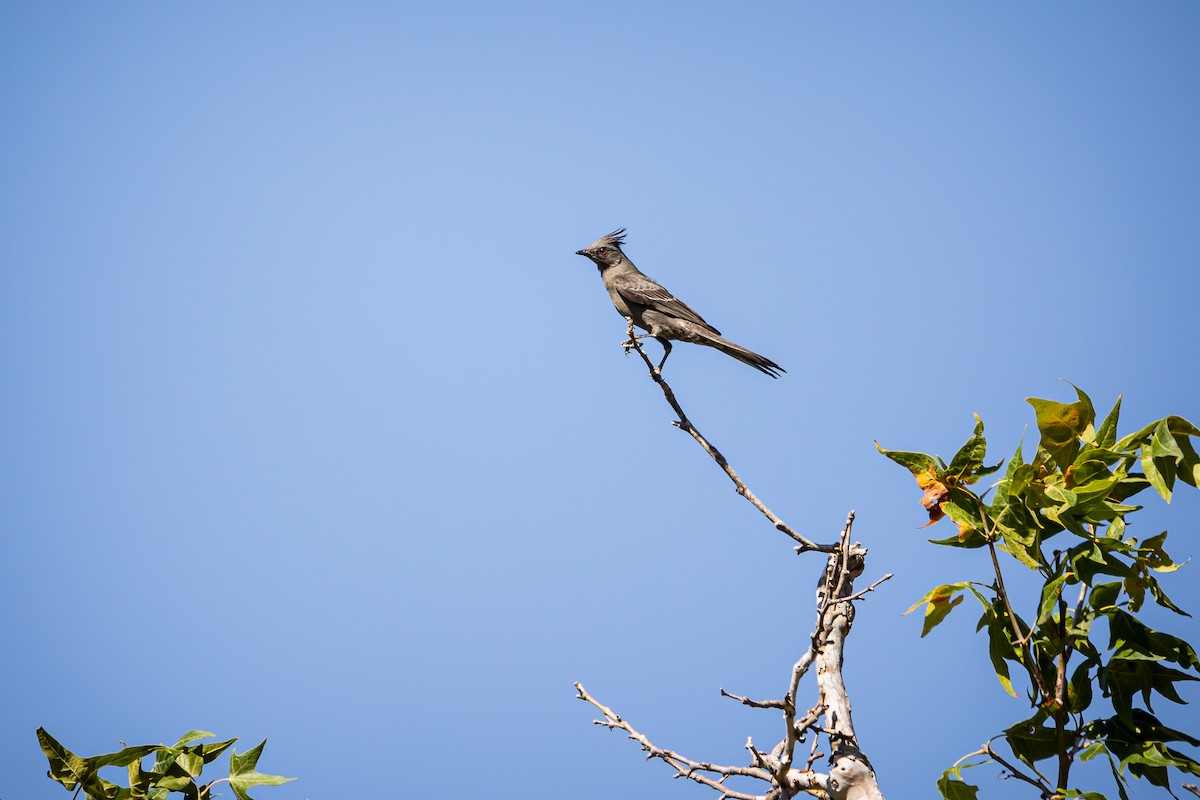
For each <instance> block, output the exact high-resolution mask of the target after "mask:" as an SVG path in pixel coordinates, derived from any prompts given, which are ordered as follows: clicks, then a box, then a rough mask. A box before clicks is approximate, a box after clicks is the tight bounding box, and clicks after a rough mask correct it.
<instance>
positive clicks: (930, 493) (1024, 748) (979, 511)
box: [876, 388, 1200, 800]
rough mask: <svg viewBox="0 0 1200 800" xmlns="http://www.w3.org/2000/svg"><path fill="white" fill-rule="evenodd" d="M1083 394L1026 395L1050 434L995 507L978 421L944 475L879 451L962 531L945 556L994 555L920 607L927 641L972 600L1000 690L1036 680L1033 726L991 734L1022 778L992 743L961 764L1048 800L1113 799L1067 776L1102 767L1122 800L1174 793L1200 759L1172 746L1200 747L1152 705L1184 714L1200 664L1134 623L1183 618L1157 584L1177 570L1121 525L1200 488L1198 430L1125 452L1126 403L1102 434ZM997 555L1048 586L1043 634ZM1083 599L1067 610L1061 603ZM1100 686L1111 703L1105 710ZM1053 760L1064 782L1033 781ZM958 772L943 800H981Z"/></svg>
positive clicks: (1160, 550) (1171, 429) (1036, 610)
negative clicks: (1144, 495)
mask: <svg viewBox="0 0 1200 800" xmlns="http://www.w3.org/2000/svg"><path fill="white" fill-rule="evenodd" d="M1075 391H1076V394H1077V398H1078V399H1077V401H1076V402H1074V403H1059V402H1055V401H1052V400H1043V399H1039V398H1030V400H1029V403H1030V404H1031V405H1032V406H1033V408H1034V411H1035V413H1036V416H1037V426H1038V431H1039V433H1040V440H1039V442H1038V446H1037V450H1036V452H1035V454H1034V456H1033V459H1032V460H1031V461H1030V462H1028V463H1026V461H1025V460H1024V457H1023V454H1022V449H1021V447H1020V446H1018V447H1017V451H1016V453H1015V454H1014V455H1013V457H1012V458H1011V459H1009V461H1008V467H1007V469H1006V471H1005V474H1004V476H1003V477H1002V478H1001V479H1000V480H999V481H998V482H997V483H996V484H995V486H994V487H993V488H994V489H995V492H994V493H993V494H992V497H991V500H990V502H987V501H985V497H986V495H987V494H988V491H985V492H982V493H979V492H976V491H975V490H973V489H972V488H971V487H972V486H973V485H974V484H976V483H977V482H978V481H979V479H980V478H982V477H984V476H986V475H989V474H992V473H994V472H997V471H998V470H999V469H1000V467H1001V466H1003V462H1001V463H1000V464H996V465H994V466H986V465H985V458H986V449H987V443H986V440H985V439H984V436H983V422H982V421H981V420H979V418H978V417H976V424H975V430H974V433H973V434H972V436H971V437H970V439H968V440H967V442H966V444H964V445H963V446H962V448H960V449H959V451H958V452H957V453H956V454H955V455H954V457H953V458H952V459H951V460H950V463H948V464H947V463H946V462H945V461H943V460H942V459H940V458H936V457H934V456H930V455H926V454H924V453H916V452H905V451H893V450H884V449H883V448H882V447H879V450H880V452H881V453H883V454H884V455H885V456H887V457H888V458H890V459H892V460H893V461H895V462H896V463H898V464H900V465H902V466H904V467H905V468H906V469H908V470H909V471H910V472H911V473H912V475H913V476H914V477H915V478H916V480H917V485H918V487H919V488H920V489H921V490H922V493H923V494H922V498H921V504H922V506H923V507H924V508H925V509H926V511H927V512H928V514H929V523H928V524H929V525H932V524H934V523H936V522H938V521H939V520H941V519H942V518H944V517H949V518H950V520H951V521H952V522H954V524H955V525H956V526H957V528H958V532H957V534H956V535H955V536H952V537H949V538H946V539H940V540H933V543H934V544H938V545H943V546H949V547H960V548H966V549H977V548H984V547H986V548H987V550H988V553H989V555H990V564H989V566H990V572H991V582H990V583H979V582H974V581H963V582H958V583H951V584H944V585H942V586H937V587H935V588H934V589H932V590H930V591H929V592H928V593H927V594H926V595H925V596H924V597H922V598H921V599H920V600H919V601H918V602H917V603H916V604H915V605H914V606H913V607H912V608H910V609H909V611H913V610H915V609H916V608H918V607H920V606H922V605H923V606H924V607H925V622H924V626H923V628H922V632H921V635H922V636H925V635H926V634H928V633H929V631H931V630H932V629H933V628H934V627H936V626H937V625H938V624H939V623H940V622H941V621H942V620H943V619H945V618H946V616H947V615H948V614H949V613H950V611H951V610H953V609H954V607H955V606H957V605H958V604H959V603H961V602H962V600H963V597H964V596H965V593H970V594H971V595H973V596H974V597H975V598H976V599H977V600H978V601H979V603H980V605H981V606H982V607H983V615H982V616H981V618H980V620H979V629H980V630H985V631H986V632H987V636H988V654H989V656H990V658H991V662H992V666H993V668H994V670H995V673H996V677H997V678H998V679H999V681H1000V684H1001V686H1002V687H1003V688H1004V690H1005V691H1006V692H1008V693H1009V694H1010V695H1013V696H1014V697H1015V696H1017V693H1016V691H1015V690H1014V689H1013V685H1012V677H1011V674H1010V671H1009V665H1010V664H1013V665H1016V666H1017V667H1019V668H1020V669H1021V670H1022V671H1023V672H1024V673H1025V674H1026V675H1027V677H1028V679H1029V686H1030V694H1029V700H1030V707H1031V710H1032V711H1033V715H1032V716H1030V717H1029V718H1027V719H1023V720H1021V721H1019V722H1016V723H1015V724H1013V725H1011V726H1009V727H1008V728H1006V729H1005V730H1004V732H1003V733H1001V734H1000V735H999V736H997V737H996V740H1002V741H1003V742H1004V743H1005V745H1006V746H1007V747H1008V748H1009V749H1010V750H1011V751H1012V753H1013V756H1014V757H1015V759H1016V761H1018V762H1019V763H1020V764H1021V765H1022V767H1018V766H1017V765H1014V764H1012V763H1010V762H1009V761H1007V760H1005V759H1003V758H1001V757H1000V756H999V755H998V754H997V753H996V752H995V750H994V749H993V748H992V747H991V744H990V743H989V744H988V745H986V746H985V747H984V748H983V749H981V750H980V751H977V752H975V753H972V754H970V756H968V757H973V756H977V755H984V756H986V757H987V758H986V760H984V761H980V762H976V763H973V764H968V765H966V766H978V765H979V764H982V763H988V761H994V762H996V763H998V764H1000V765H1001V766H1002V767H1003V768H1004V769H1006V770H1007V771H1008V772H1009V773H1010V774H1012V775H1013V776H1014V777H1017V778H1020V779H1021V780H1024V781H1026V782H1027V783H1030V784H1031V785H1033V786H1035V787H1037V789H1038V791H1039V793H1040V796H1041V797H1044V798H1066V797H1081V796H1085V794H1086V796H1087V797H1089V798H1093V800H1102V799H1103V798H1104V795H1101V794H1099V793H1096V792H1088V793H1084V792H1082V791H1081V790H1079V789H1073V788H1070V775H1071V768H1072V766H1073V765H1074V764H1075V763H1077V762H1082V761H1088V760H1090V759H1092V758H1096V757H1098V756H1100V755H1104V756H1106V757H1107V759H1108V761H1109V764H1110V765H1111V767H1112V774H1113V777H1114V780H1115V783H1116V787H1117V792H1118V795H1119V796H1120V797H1121V798H1122V800H1128V795H1127V792H1126V788H1125V787H1126V781H1127V778H1126V774H1127V773H1128V774H1129V775H1132V776H1134V777H1135V778H1139V779H1144V780H1146V781H1148V782H1149V783H1151V784H1153V785H1155V786H1161V787H1164V788H1167V789H1169V788H1170V780H1169V775H1170V771H1171V770H1177V771H1180V772H1183V773H1186V774H1192V775H1200V762H1197V760H1196V759H1195V758H1194V757H1193V756H1192V755H1189V754H1188V753H1185V752H1183V751H1181V750H1180V749H1178V747H1177V745H1178V743H1183V744H1186V745H1188V746H1191V747H1197V746H1200V740H1198V739H1196V738H1194V737H1193V736H1191V735H1189V734H1186V733H1183V732H1181V731H1176V730H1173V729H1171V728H1169V727H1168V726H1166V725H1164V724H1163V723H1162V722H1161V721H1160V720H1159V719H1158V717H1157V716H1155V713H1154V709H1153V705H1152V703H1153V699H1154V698H1155V697H1162V698H1166V699H1167V700H1168V701H1170V702H1174V703H1183V702H1184V701H1183V699H1182V698H1181V697H1180V696H1179V693H1178V690H1177V686H1176V684H1178V683H1180V682H1183V681H1197V680H1200V658H1198V657H1197V655H1196V651H1195V649H1194V648H1193V646H1192V645H1191V644H1189V643H1188V642H1186V641H1184V640H1183V639H1180V638H1177V637H1175V636H1171V635H1169V634H1166V633H1162V632H1160V631H1156V630H1153V629H1152V628H1150V627H1149V626H1148V625H1146V624H1145V623H1144V622H1143V621H1142V620H1141V619H1139V617H1138V613H1139V612H1140V611H1141V610H1142V608H1143V604H1144V602H1145V600H1146V598H1147V596H1149V597H1150V598H1151V599H1153V600H1154V602H1155V603H1156V604H1158V605H1159V606H1161V607H1163V608H1165V609H1167V610H1169V611H1172V612H1174V613H1176V614H1180V615H1184V616H1187V615H1186V613H1185V612H1184V611H1183V610H1182V609H1180V608H1179V607H1178V606H1177V605H1175V603H1174V602H1172V601H1171V599H1170V598H1169V597H1168V596H1167V594H1166V592H1165V591H1164V590H1163V588H1162V586H1161V585H1160V583H1159V581H1158V578H1157V577H1156V575H1161V574H1165V573H1170V572H1174V571H1175V570H1177V569H1179V567H1180V566H1181V565H1180V564H1177V563H1176V562H1175V561H1174V560H1173V559H1172V558H1171V557H1170V556H1169V555H1168V554H1167V552H1166V550H1165V549H1164V544H1165V541H1166V538H1167V533H1166V531H1163V532H1162V533H1159V534H1157V535H1155V536H1152V537H1150V538H1148V539H1145V540H1139V539H1137V538H1136V537H1132V536H1128V535H1127V533H1126V517H1127V516H1128V515H1130V514H1132V513H1134V512H1136V511H1138V510H1140V509H1141V508H1142V507H1141V506H1138V505H1131V504H1129V503H1128V502H1126V501H1128V500H1129V499H1130V498H1131V497H1133V496H1135V495H1137V494H1138V493H1139V492H1142V491H1144V490H1145V489H1147V488H1153V489H1154V490H1155V492H1156V493H1157V494H1158V495H1159V496H1160V497H1161V498H1162V499H1163V500H1165V501H1167V502H1168V503H1169V502H1170V500H1171V496H1172V492H1173V490H1174V488H1175V485H1176V481H1182V482H1183V483H1185V484H1188V485H1190V486H1193V487H1196V486H1197V484H1200V457H1198V456H1197V453H1196V450H1195V448H1194V447H1193V445H1192V442H1191V439H1190V437H1197V436H1200V429H1197V428H1196V426H1195V425H1193V424H1192V423H1191V422H1188V421H1187V420H1185V419H1183V418H1182V417H1178V416H1169V417H1165V418H1163V419H1161V420H1157V421H1156V422H1152V423H1150V424H1149V425H1146V426H1144V427H1143V428H1141V429H1140V430H1138V431H1137V432H1135V433H1132V434H1129V435H1127V436H1124V437H1122V438H1120V439H1118V438H1117V423H1118V420H1119V417H1120V409H1121V399H1120V398H1117V402H1116V404H1115V405H1114V406H1113V408H1112V410H1111V411H1110V412H1109V414H1108V415H1107V416H1106V417H1105V418H1104V420H1103V421H1102V422H1101V423H1100V424H1099V426H1097V425H1096V424H1095V421H1096V415H1095V411H1094V409H1093V406H1092V402H1091V399H1090V398H1089V397H1088V396H1087V395H1086V394H1085V393H1084V392H1083V391H1082V390H1080V389H1078V388H1076V390H1075ZM876 446H877V447H878V443H876ZM1139 470H1140V471H1139ZM989 491H990V490H989ZM1060 534H1066V535H1068V536H1069V537H1074V538H1073V539H1068V541H1067V542H1065V543H1055V544H1057V545H1058V548H1057V549H1055V548H1052V547H1050V546H1048V545H1047V542H1048V540H1050V539H1051V538H1052V537H1055V536H1059V535H1060ZM998 551H1002V552H1005V553H1007V554H1008V555H1009V556H1011V558H1012V559H1013V560H1015V561H1016V562H1017V564H1019V565H1021V566H1023V567H1025V568H1027V569H1029V570H1032V571H1034V572H1036V573H1037V574H1038V575H1039V576H1040V577H1041V579H1042V587H1041V590H1040V592H1039V594H1038V596H1037V597H1036V604H1034V603H1029V604H1028V605H1029V607H1030V608H1031V609H1032V612H1031V615H1030V617H1031V618H1032V620H1033V622H1032V624H1029V623H1028V622H1026V620H1025V618H1022V617H1021V616H1020V615H1019V614H1018V613H1017V611H1016V608H1017V606H1018V605H1019V604H1018V603H1017V598H1014V597H1013V596H1012V595H1011V593H1010V592H1009V590H1008V588H1007V587H1006V585H1005V583H1004V576H1003V573H1002V571H1001V562H1000V558H999V556H998V555H997V552H998ZM1111 579H1115V580H1111ZM1075 586H1078V591H1077V593H1076V594H1075V600H1074V602H1073V603H1070V602H1068V597H1067V594H1066V591H1067V589H1068V587H1075ZM1030 599H1033V598H1030ZM1097 622H1102V623H1104V624H1103V626H1096V625H1095V623H1097ZM1096 627H1103V628H1104V629H1106V630H1107V631H1108V633H1109V641H1108V643H1107V644H1103V643H1098V642H1097V641H1095V640H1094V637H1093V629H1094V628H1096ZM1072 664H1074V667H1072ZM1169 665H1174V666H1169ZM1095 689H1099V693H1100V695H1101V698H1102V699H1104V700H1106V701H1107V703H1100V702H1099V698H1097V697H1096V692H1095V691H1094V690H1095ZM1043 761H1050V762H1052V763H1054V764H1055V766H1056V770H1055V772H1054V775H1055V778H1054V780H1053V781H1051V780H1049V779H1048V778H1046V777H1045V776H1044V775H1043V774H1042V773H1041V772H1040V771H1038V769H1037V766H1036V765H1037V764H1038V763H1039V762H1043ZM960 763H961V762H960ZM963 768H964V767H961V766H959V765H958V764H956V765H955V766H954V767H952V768H951V769H949V770H947V771H946V773H944V774H943V776H942V779H941V780H940V781H939V783H938V788H939V790H940V791H941V793H942V796H943V797H946V798H964V797H974V796H975V795H974V792H975V790H976V788H977V787H974V786H971V785H970V784H967V783H966V782H965V781H963V780H962V779H961V772H960V771H961V769H963ZM1026 770H1028V772H1026Z"/></svg>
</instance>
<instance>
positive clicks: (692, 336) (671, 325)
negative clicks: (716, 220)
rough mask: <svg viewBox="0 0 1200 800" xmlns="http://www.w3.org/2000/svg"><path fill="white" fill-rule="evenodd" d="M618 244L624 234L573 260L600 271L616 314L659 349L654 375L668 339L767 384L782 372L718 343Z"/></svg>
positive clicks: (580, 252) (708, 328)
mask: <svg viewBox="0 0 1200 800" xmlns="http://www.w3.org/2000/svg"><path fill="white" fill-rule="evenodd" d="M623 244H625V229H624V228H618V229H617V230H615V231H613V232H612V233H610V234H607V235H605V236H601V237H600V238H599V239H597V240H596V241H594V242H592V243H591V244H589V245H588V246H587V247H585V248H583V249H582V250H576V251H575V255H579V256H586V257H587V258H589V259H591V260H592V263H594V264H595V265H596V267H597V268H598V269H599V270H600V279H601V280H602V281H604V288H605V289H607V290H608V296H609V297H611V298H612V303H613V305H614V306H616V309H617V313H619V314H620V315H621V316H623V317H625V318H626V319H629V320H632V322H633V324H634V325H637V326H638V327H639V328H641V329H642V330H644V331H646V332H647V333H648V334H649V335H650V336H653V337H654V338H655V339H657V340H658V341H659V343H660V344H661V345H662V346H663V357H662V361H660V362H659V363H658V371H659V372H660V373H661V372H662V368H663V364H665V363H667V356H669V355H671V340H672V339H674V340H675V341H678V342H692V343H693V344H703V345H707V346H708V347H715V348H716V349H717V350H720V351H721V352H722V353H724V354H725V355H728V356H732V357H733V358H736V359H737V360H738V361H741V362H742V363H743V364H749V365H750V366H752V367H754V368H755V369H756V370H758V371H759V372H762V373H765V374H767V375H770V376H771V377H772V378H778V377H779V374H780V373H781V372H787V370H785V369H784V368H783V367H781V366H779V365H778V364H776V363H775V362H774V361H772V360H771V359H769V358H767V357H765V356H760V355H759V354H758V353H755V352H753V351H752V350H747V349H746V348H744V347H742V346H741V345H738V344H734V343H733V342H731V341H729V340H728V339H723V338H722V337H721V332H720V331H719V330H717V329H716V328H714V327H713V326H712V325H709V324H708V323H707V322H705V321H704V318H703V317H701V316H700V315H699V314H697V313H696V312H695V311H693V310H692V308H691V306H689V305H688V304H687V303H685V302H683V301H682V300H680V299H679V298H677V297H675V296H674V295H672V294H671V293H670V292H668V291H667V290H666V289H664V288H663V287H662V286H661V285H660V284H658V283H656V282H655V281H654V280H652V279H651V278H649V277H647V276H646V275H644V274H642V272H641V271H640V270H639V269H638V268H637V267H635V266H634V265H633V262H632V261H630V260H629V256H627V255H625V252H624V251H623V250H622V249H621V245H623ZM639 338H640V337H639Z"/></svg>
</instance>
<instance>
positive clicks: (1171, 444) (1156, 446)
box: [1150, 419, 1183, 464]
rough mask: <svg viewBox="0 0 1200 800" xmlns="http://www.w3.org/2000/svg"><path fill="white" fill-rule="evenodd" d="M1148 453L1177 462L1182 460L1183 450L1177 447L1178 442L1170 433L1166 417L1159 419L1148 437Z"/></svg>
mask: <svg viewBox="0 0 1200 800" xmlns="http://www.w3.org/2000/svg"><path fill="white" fill-rule="evenodd" d="M1150 453H1151V455H1153V456H1154V457H1155V458H1170V459H1172V460H1174V461H1175V463H1177V464H1178V463H1179V462H1180V461H1182V460H1183V451H1182V450H1180V449H1179V443H1178V442H1176V441H1175V437H1174V435H1172V434H1171V428H1170V425H1169V424H1168V420H1167V419H1161V420H1159V421H1158V424H1157V425H1155V426H1154V436H1153V437H1152V438H1151V439H1150Z"/></svg>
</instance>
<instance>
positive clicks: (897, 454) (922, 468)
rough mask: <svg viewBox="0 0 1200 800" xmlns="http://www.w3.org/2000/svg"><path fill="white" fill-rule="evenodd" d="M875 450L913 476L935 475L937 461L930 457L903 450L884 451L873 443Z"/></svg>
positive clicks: (877, 444)
mask: <svg viewBox="0 0 1200 800" xmlns="http://www.w3.org/2000/svg"><path fill="white" fill-rule="evenodd" d="M875 449H876V450H878V451H879V452H880V453H883V454H884V455H885V456H887V457H888V458H890V459H891V460H892V461H895V462H896V463H897V464H899V465H900V466H902V467H904V468H905V469H907V470H908V471H909V472H911V473H912V474H913V475H925V474H929V475H935V474H937V460H936V459H934V457H933V456H931V455H926V454H925V453H910V452H906V451H904V450H884V449H883V448H882V447H880V445H879V442H875Z"/></svg>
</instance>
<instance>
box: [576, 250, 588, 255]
mask: <svg viewBox="0 0 1200 800" xmlns="http://www.w3.org/2000/svg"><path fill="white" fill-rule="evenodd" d="M575 255H577V256H586V255H587V253H585V252H584V251H582V250H576V251H575Z"/></svg>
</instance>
